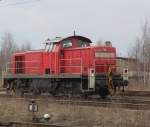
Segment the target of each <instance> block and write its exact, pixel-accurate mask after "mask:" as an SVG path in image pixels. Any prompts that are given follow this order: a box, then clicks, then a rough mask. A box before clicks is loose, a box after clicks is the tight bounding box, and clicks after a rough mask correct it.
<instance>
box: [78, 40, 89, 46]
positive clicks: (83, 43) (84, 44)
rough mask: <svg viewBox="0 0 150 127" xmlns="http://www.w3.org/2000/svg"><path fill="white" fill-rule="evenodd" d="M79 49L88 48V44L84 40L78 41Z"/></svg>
mask: <svg viewBox="0 0 150 127" xmlns="http://www.w3.org/2000/svg"><path fill="white" fill-rule="evenodd" d="M77 46H78V47H87V46H89V44H88V42H86V41H84V40H78V44H77Z"/></svg>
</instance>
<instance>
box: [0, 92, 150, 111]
mask: <svg viewBox="0 0 150 127" xmlns="http://www.w3.org/2000/svg"><path fill="white" fill-rule="evenodd" d="M128 93H129V94H128ZM138 93H139V94H138ZM131 94H132V92H131V91H126V92H125V93H124V94H123V95H121V94H118V95H116V96H113V97H112V98H111V99H100V98H93V97H91V98H87V99H84V98H79V97H76V98H69V97H66V98H62V97H49V96H48V95H44V96H39V97H33V96H32V95H28V96H25V97H21V98H20V97H16V96H12V95H7V94H6V93H5V92H4V91H3V94H0V98H9V99H15V100H22V101H23V100H24V101H30V100H31V99H32V100H35V101H37V102H40V101H46V102H49V103H59V104H67V105H68V104H69V105H80V106H94V107H108V108H125V109H132V110H150V92H146V93H145V91H133V95H132V96H131ZM148 95H149V96H148Z"/></svg>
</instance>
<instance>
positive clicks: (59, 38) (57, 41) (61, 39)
mask: <svg viewBox="0 0 150 127" xmlns="http://www.w3.org/2000/svg"><path fill="white" fill-rule="evenodd" d="M71 38H77V39H81V40H85V41H87V42H89V43H92V41H91V40H90V39H89V38H86V37H83V36H69V37H64V38H63V37H55V38H54V39H47V40H46V43H59V42H61V41H64V40H67V39H71Z"/></svg>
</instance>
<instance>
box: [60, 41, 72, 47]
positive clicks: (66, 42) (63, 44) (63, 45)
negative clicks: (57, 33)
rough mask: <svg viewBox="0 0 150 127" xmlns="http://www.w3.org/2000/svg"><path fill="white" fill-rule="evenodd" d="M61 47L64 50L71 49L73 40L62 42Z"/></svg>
mask: <svg viewBox="0 0 150 127" xmlns="http://www.w3.org/2000/svg"><path fill="white" fill-rule="evenodd" d="M61 47H62V48H70V47H72V42H71V40H70V39H68V40H64V41H63V42H62V44H61Z"/></svg>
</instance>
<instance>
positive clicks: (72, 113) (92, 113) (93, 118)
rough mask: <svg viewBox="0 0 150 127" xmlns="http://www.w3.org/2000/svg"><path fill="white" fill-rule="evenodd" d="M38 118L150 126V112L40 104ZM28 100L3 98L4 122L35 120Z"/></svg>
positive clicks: (90, 125) (103, 126) (92, 126)
mask: <svg viewBox="0 0 150 127" xmlns="http://www.w3.org/2000/svg"><path fill="white" fill-rule="evenodd" d="M37 103H38V105H39V111H38V113H36V115H37V117H42V116H43V114H44V113H48V114H51V115H52V119H51V120H50V123H54V124H63V125H66V126H67V125H68V126H84V127H149V126H150V121H149V119H150V111H134V110H127V109H118V108H117V106H116V107H115V108H102V107H88V106H87V107H85V106H76V105H70V104H67V105H62V104H56V103H51V102H47V101H46V100H44V101H38V102H37ZM28 104H29V102H28V101H22V100H19V99H18V100H14V99H6V98H0V121H6V120H7V121H31V119H32V113H31V112H29V111H28Z"/></svg>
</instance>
